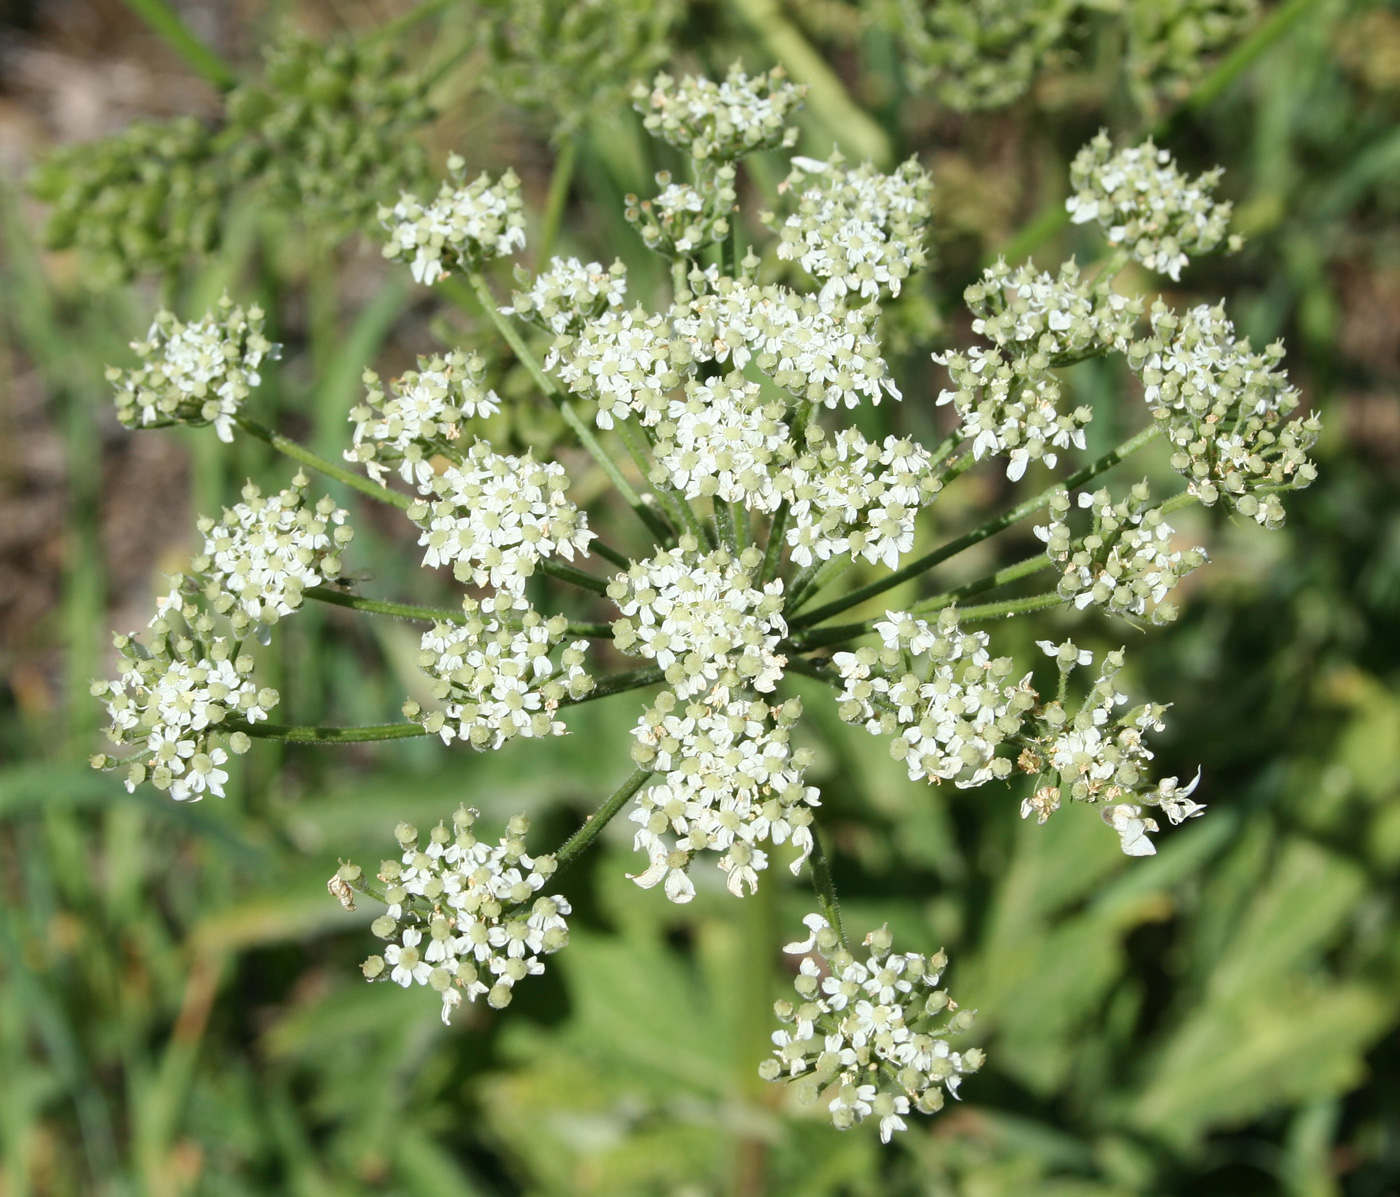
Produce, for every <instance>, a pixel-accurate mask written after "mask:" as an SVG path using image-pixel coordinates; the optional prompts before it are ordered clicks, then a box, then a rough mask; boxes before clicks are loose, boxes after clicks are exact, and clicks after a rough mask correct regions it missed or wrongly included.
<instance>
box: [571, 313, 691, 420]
mask: <svg viewBox="0 0 1400 1197" xmlns="http://www.w3.org/2000/svg"><path fill="white" fill-rule="evenodd" d="M677 355H678V356H677ZM689 360H690V358H689V354H688V352H687V351H686V348H685V346H684V344H679V343H676V342H673V340H672V338H671V335H670V328H669V325H668V322H667V320H666V318H665V317H664V316H655V315H651V314H649V313H648V312H647V311H646V310H645V309H644V308H642V307H640V306H639V307H636V308H633V309H632V310H630V311H626V312H604V313H603V314H602V315H601V316H599V317H597V318H596V319H594V320H589V321H586V322H585V323H584V326H583V328H582V329H581V330H580V332H579V333H578V335H577V336H576V337H569V338H561V339H560V340H559V341H558V342H557V343H556V344H555V346H554V348H553V349H552V350H551V351H550V354H549V356H548V357H547V358H546V359H545V363H544V364H545V369H548V370H554V369H557V371H558V374H559V377H560V379H562V380H563V382H564V384H565V385H566V386H567V387H568V388H569V389H570V390H571V391H573V392H574V393H575V394H578V395H583V396H585V397H587V398H590V399H594V400H596V401H597V403H598V411H597V415H596V416H595V419H596V420H597V423H598V427H599V428H611V427H612V426H613V423H614V421H615V420H626V419H628V418H629V417H631V416H632V415H634V414H635V415H637V416H639V418H640V419H641V421H642V423H644V424H655V423H656V422H657V421H658V420H659V419H661V417H662V415H663V413H664V412H665V411H666V408H667V403H668V392H669V391H671V390H674V389H675V388H676V387H678V386H680V384H681V376H680V374H679V373H678V368H683V367H684V366H686V365H688V364H689Z"/></svg>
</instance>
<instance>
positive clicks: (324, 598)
mask: <svg viewBox="0 0 1400 1197" xmlns="http://www.w3.org/2000/svg"><path fill="white" fill-rule="evenodd" d="M302 595H303V596H304V597H305V598H310V599H316V600H317V601H318V602H322V603H330V604H331V605H333V606H336V607H347V608H349V609H350V610H351V611H364V612H366V613H367V614H370V615H392V616H394V617H395V618H397V619H415V620H417V621H419V622H420V623H464V622H465V621H466V615H465V613H464V612H463V611H462V609H461V608H460V607H458V608H456V609H453V608H452V607H423V606H419V605H418V604H417V603H393V602H387V601H385V600H383V599H371V598H363V597H361V596H360V595H358V594H349V593H347V592H346V591H343V590H333V589H331V588H330V587H328V586H312V587H310V588H309V589H307V590H304V591H302ZM506 622H510V621H509V619H507V621H506ZM564 634H565V635H566V636H590V637H593V638H594V639H598V640H611V639H612V634H613V632H612V624H608V623H570V624H569V626H568V629H567V630H566V632H565V633H564Z"/></svg>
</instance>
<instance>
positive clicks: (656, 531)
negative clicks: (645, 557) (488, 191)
mask: <svg viewBox="0 0 1400 1197" xmlns="http://www.w3.org/2000/svg"><path fill="white" fill-rule="evenodd" d="M467 282H468V283H470V284H471V288H472V291H473V292H474V293H475V295H476V299H477V302H478V303H479V304H481V308H482V311H484V312H485V313H486V315H487V317H488V318H489V319H490V321H491V323H492V324H494V325H495V326H496V331H497V332H499V333H500V334H501V336H502V337H504V338H505V342H506V344H507V345H509V346H510V348H511V352H512V353H514V354H515V356H516V358H517V359H518V360H519V362H520V364H521V365H522V366H524V367H525V369H526V370H527V371H528V372H529V375H530V377H531V378H533V379H534V380H535V385H536V386H537V387H539V388H540V390H541V391H542V392H543V393H544V394H545V395H546V396H548V398H549V399H550V401H551V402H553V404H554V405H555V406H556V407H557V408H558V409H559V412H560V414H561V415H562V416H563V417H564V423H566V424H567V425H568V426H569V427H570V428H571V429H573V432H574V435H575V436H577V437H578V439H579V444H581V445H582V446H583V447H584V448H585V449H586V450H587V451H588V454H589V456H590V457H592V458H593V460H594V461H596V462H597V463H598V465H599V467H600V468H601V469H602V471H603V473H604V474H606V475H607V477H608V481H609V482H611V483H612V484H613V486H614V487H616V488H617V492H618V494H620V495H621V496H622V497H623V499H625V500H626V502H627V505H628V506H629V507H631V508H632V510H633V511H635V512H636V513H637V516H638V518H639V519H640V520H641V521H642V522H643V523H644V524H646V526H647V527H648V528H649V529H651V532H652V534H653V535H655V536H657V537H659V538H661V539H663V540H664V539H665V538H666V537H667V536H669V535H670V531H671V530H670V529H669V528H668V527H667V526H666V521H665V520H663V519H662V518H661V517H660V516H659V515H657V513H656V512H654V511H653V510H652V509H651V508H650V507H648V506H647V505H646V503H644V502H643V501H642V497H641V495H639V494H638V493H637V491H636V489H635V488H634V487H633V486H632V484H631V483H630V482H628V481H627V479H626V478H624V477H623V476H622V471H621V470H619V469H618V468H617V463H616V462H615V461H613V459H612V458H611V457H610V456H609V455H608V453H607V451H606V450H605V449H604V448H603V446H602V445H601V444H599V443H598V438H597V437H596V436H594V435H593V430H592V429H591V428H589V427H588V425H587V424H585V423H584V421H583V417H582V416H580V415H579V414H578V412H577V411H576V410H575V409H574V405H573V404H572V403H570V402H569V400H568V397H567V396H566V395H565V394H564V393H563V392H562V391H561V390H560V389H559V387H558V384H556V383H555V381H554V380H553V379H552V378H550V377H549V375H548V374H546V373H545V372H544V370H543V369H542V368H541V367H540V364H539V362H537V361H536V360H535V355H534V354H533V353H531V352H530V350H529V347H528V346H527V345H526V344H525V341H524V339H523V338H522V337H521V336H520V334H519V333H518V332H516V330H515V327H514V326H513V325H512V324H511V323H510V321H509V320H507V319H506V318H505V316H503V315H502V314H501V311H500V309H499V308H498V307H497V306H496V297H495V296H494V295H492V294H491V287H490V285H489V284H488V283H487V281H486V276H485V275H483V274H482V273H481V271H479V270H473V271H472V272H471V273H470V274H468V275H467Z"/></svg>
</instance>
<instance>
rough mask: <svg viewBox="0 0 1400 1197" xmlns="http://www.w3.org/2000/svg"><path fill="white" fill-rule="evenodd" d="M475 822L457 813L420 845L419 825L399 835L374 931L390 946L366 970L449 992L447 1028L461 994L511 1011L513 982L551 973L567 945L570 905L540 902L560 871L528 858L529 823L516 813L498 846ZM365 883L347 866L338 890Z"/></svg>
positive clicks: (384, 869) (470, 814) (465, 812)
mask: <svg viewBox="0 0 1400 1197" xmlns="http://www.w3.org/2000/svg"><path fill="white" fill-rule="evenodd" d="M476 819H477V812H476V811H475V810H469V809H467V808H465V807H463V808H461V809H459V810H458V811H457V813H456V814H455V815H453V817H452V828H451V829H450V830H449V829H448V828H447V827H446V826H445V825H444V824H442V823H439V824H438V825H437V826H436V827H435V828H433V830H432V831H431V832H430V833H429V835H428V843H427V844H426V845H425V846H423V847H420V846H419V836H418V830H417V828H415V827H413V826H411V825H410V824H408V823H400V824H399V826H398V827H397V828H396V829H395V832H394V834H395V837H396V838H397V839H398V841H399V845H400V847H402V849H403V855H402V856H401V857H400V859H399V860H386V861H385V862H384V863H383V864H382V865H381V866H380V871H379V880H380V881H382V882H383V883H384V886H385V891H384V897H385V899H386V900H387V902H388V910H387V912H386V913H385V914H383V915H382V916H381V917H379V918H377V919H375V921H374V923H373V924H372V930H373V931H374V933H375V934H376V935H378V936H379V937H380V938H381V939H387V940H392V941H393V942H391V943H390V944H389V946H388V947H387V948H385V949H384V955H382V956H371V957H370V958H369V959H368V960H366V961H365V962H364V965H363V966H362V969H363V972H364V974H365V976H366V977H367V978H368V979H369V980H371V981H375V980H381V979H383V980H389V981H394V982H396V983H397V984H399V985H402V986H403V987H404V988H405V989H406V988H408V987H409V986H410V985H413V984H415V983H416V984H418V985H428V986H431V987H432V988H433V989H434V990H436V991H437V992H438V993H440V994H441V995H442V1021H443V1022H447V1021H448V1020H449V1019H450V1018H451V1017H452V1011H453V1010H455V1009H456V1008H457V1007H458V1006H460V1005H461V1004H462V997H463V996H464V995H465V996H466V999H467V1000H468V1001H469V1002H474V1001H475V1000H476V999H477V998H478V997H482V996H484V997H485V998H486V1001H487V1003H488V1004H489V1005H491V1006H493V1007H495V1008H496V1009H498V1010H499V1009H500V1008H502V1007H503V1006H507V1005H509V1004H510V1000H511V997H512V992H511V991H512V989H513V988H514V987H515V984H516V982H517V981H523V980H524V979H525V978H526V977H528V976H538V975H539V974H540V973H542V972H544V961H542V960H541V959H540V957H541V956H548V955H551V954H552V953H554V952H557V951H559V950H560V949H561V948H563V947H565V946H566V945H567V944H568V942H569V927H568V923H567V922H566V921H565V918H564V916H565V915H567V914H570V913H572V911H571V909H570V907H569V903H568V901H567V900H566V899H564V898H562V897H559V896H558V895H557V894H556V895H555V896H553V897H535V895H536V894H538V893H539V891H540V890H541V889H543V888H544V885H545V882H546V881H547V880H548V879H549V878H550V877H552V876H553V875H554V872H555V869H556V868H557V865H556V864H555V861H554V857H552V856H536V857H534V858H533V859H532V858H531V857H529V856H527V855H526V854H525V834H526V832H528V831H529V829H530V823H529V820H527V819H526V818H525V816H524V815H516V816H515V817H514V818H512V819H511V820H510V822H509V824H507V827H506V834H505V835H503V836H502V837H501V839H500V841H499V843H496V844H488V843H486V842H485V841H484V840H480V839H478V838H477V837H476V835H475V834H474V833H473V826H474V824H475V822H476ZM359 880H360V870H359V869H358V868H357V867H356V866H354V865H349V866H344V867H342V868H341V870H340V872H339V873H338V874H337V875H336V877H335V878H333V879H332V882H331V884H332V887H333V888H332V892H336V889H335V886H336V882H337V881H339V882H341V883H342V885H343V886H354V885H355V883H356V882H358V881H359ZM425 940H426V942H425Z"/></svg>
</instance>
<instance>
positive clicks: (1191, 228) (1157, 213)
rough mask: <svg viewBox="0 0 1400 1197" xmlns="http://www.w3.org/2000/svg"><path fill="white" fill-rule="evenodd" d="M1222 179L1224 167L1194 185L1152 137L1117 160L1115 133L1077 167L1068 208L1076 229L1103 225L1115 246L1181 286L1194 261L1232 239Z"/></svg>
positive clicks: (1102, 137) (1102, 135)
mask: <svg viewBox="0 0 1400 1197" xmlns="http://www.w3.org/2000/svg"><path fill="white" fill-rule="evenodd" d="M1220 175H1221V171H1220V169H1219V168H1217V169H1215V170H1209V171H1206V173H1205V174H1203V175H1200V176H1199V177H1198V178H1195V179H1189V178H1187V177H1186V176H1185V175H1184V174H1182V173H1181V171H1180V170H1179V169H1177V165H1176V162H1175V161H1174V160H1173V159H1172V156H1171V154H1170V153H1168V152H1167V151H1166V150H1159V149H1158V148H1157V147H1156V146H1155V145H1153V143H1152V140H1151V138H1149V139H1148V140H1147V141H1145V142H1144V143H1143V144H1142V145H1140V146H1130V147H1129V148H1127V149H1124V150H1120V151H1119V152H1118V153H1117V154H1115V153H1114V152H1113V143H1112V142H1111V141H1110V140H1109V138H1108V133H1107V132H1105V131H1103V130H1100V132H1099V134H1098V136H1097V137H1095V138H1094V140H1093V141H1091V142H1090V143H1089V144H1088V145H1086V146H1085V147H1084V148H1083V149H1082V150H1080V151H1079V153H1078V154H1077V155H1076V156H1075V159H1074V161H1073V162H1072V163H1071V164H1070V168H1069V177H1070V186H1072V187H1073V188H1074V190H1075V194H1074V195H1072V196H1070V197H1069V199H1067V200H1066V201H1065V207H1066V208H1067V209H1068V211H1069V214H1070V219H1071V220H1072V221H1073V222H1074V223H1075V224H1087V223H1088V222H1089V221H1091V220H1093V221H1097V222H1098V223H1099V224H1100V225H1102V226H1103V229H1104V231H1105V234H1106V235H1107V237H1108V241H1109V244H1111V245H1121V246H1122V247H1123V248H1124V249H1125V250H1126V251H1127V253H1128V254H1129V255H1130V256H1131V257H1133V258H1134V259H1136V260H1137V261H1139V262H1141V263H1142V264H1143V265H1144V266H1146V267H1147V268H1148V269H1149V270H1155V271H1157V273H1158V274H1165V275H1167V276H1168V277H1169V278H1171V279H1172V280H1173V281H1177V280H1179V279H1180V278H1181V268H1182V267H1183V266H1185V265H1186V264H1187V262H1189V261H1190V259H1191V258H1193V257H1198V256H1200V255H1201V254H1208V253H1210V252H1211V251H1212V250H1214V249H1215V248H1216V247H1217V246H1218V245H1219V244H1220V243H1221V242H1222V241H1223V240H1225V238H1226V235H1227V232H1228V230H1229V224H1230V209H1231V206H1230V204H1229V203H1228V202H1217V201H1216V200H1215V199H1214V198H1213V196H1212V194H1211V193H1212V192H1213V191H1214V190H1215V185H1216V184H1217V183H1218V182H1219V181H1220Z"/></svg>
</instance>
